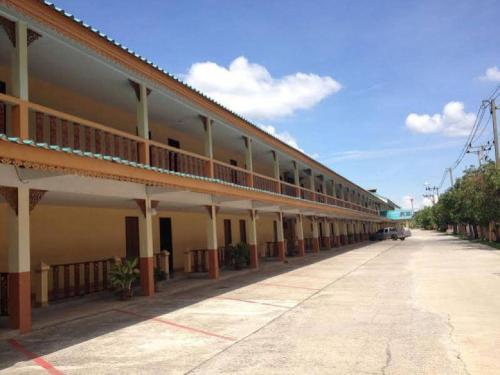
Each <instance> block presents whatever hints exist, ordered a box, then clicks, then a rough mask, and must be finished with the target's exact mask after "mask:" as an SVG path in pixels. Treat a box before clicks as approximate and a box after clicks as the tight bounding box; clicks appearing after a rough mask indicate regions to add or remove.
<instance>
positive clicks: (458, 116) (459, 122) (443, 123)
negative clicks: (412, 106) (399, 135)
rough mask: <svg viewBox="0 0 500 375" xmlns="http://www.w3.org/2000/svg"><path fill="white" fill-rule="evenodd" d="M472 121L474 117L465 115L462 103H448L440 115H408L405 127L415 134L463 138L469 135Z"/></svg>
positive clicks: (474, 119) (469, 114) (471, 114)
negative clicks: (438, 134)
mask: <svg viewBox="0 0 500 375" xmlns="http://www.w3.org/2000/svg"><path fill="white" fill-rule="evenodd" d="M474 121H476V115H475V114H474V113H466V112H465V111H464V104H463V103H462V102H449V103H448V104H446V105H445V106H444V108H443V112H442V113H436V114H433V115H428V114H417V113H410V114H409V115H408V117H406V127H407V128H408V129H410V130H411V131H412V132H415V133H426V134H429V133H442V134H444V135H446V136H448V137H463V136H467V135H469V132H470V130H471V129H472V126H473V125H474Z"/></svg>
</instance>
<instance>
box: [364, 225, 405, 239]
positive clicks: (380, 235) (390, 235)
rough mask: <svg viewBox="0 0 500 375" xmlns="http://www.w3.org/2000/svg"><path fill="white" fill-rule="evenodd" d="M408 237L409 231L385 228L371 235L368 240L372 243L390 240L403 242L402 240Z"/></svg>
mask: <svg viewBox="0 0 500 375" xmlns="http://www.w3.org/2000/svg"><path fill="white" fill-rule="evenodd" d="M408 232H409V233H408ZM409 236H411V232H410V231H409V230H405V229H397V228H394V227H387V228H382V229H379V230H378V231H377V232H376V233H374V234H372V236H371V237H370V239H371V240H372V241H383V240H388V239H392V240H394V241H396V240H398V239H399V240H401V241H404V239H405V238H406V237H409Z"/></svg>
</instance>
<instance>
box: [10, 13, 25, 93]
mask: <svg viewBox="0 0 500 375" xmlns="http://www.w3.org/2000/svg"><path fill="white" fill-rule="evenodd" d="M15 30H16V32H15V33H16V46H15V47H14V48H13V52H12V61H11V64H12V65H11V67H12V94H13V95H14V96H16V97H18V98H19V99H22V100H28V95H29V93H28V26H27V24H26V23H25V22H22V21H18V22H16V23H15Z"/></svg>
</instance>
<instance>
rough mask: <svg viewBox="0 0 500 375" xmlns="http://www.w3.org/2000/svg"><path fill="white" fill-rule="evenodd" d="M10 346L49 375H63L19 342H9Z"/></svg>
mask: <svg viewBox="0 0 500 375" xmlns="http://www.w3.org/2000/svg"><path fill="white" fill-rule="evenodd" d="M7 342H8V343H9V345H10V346H12V347H13V348H14V349H16V350H17V351H18V352H20V353H22V354H24V355H25V356H26V357H27V358H29V359H31V360H32V361H33V362H35V363H36V364H37V365H38V366H40V367H42V368H44V369H45V370H47V372H48V373H49V374H53V375H61V374H62V372H61V371H59V370H58V369H56V368H55V367H54V366H52V365H51V364H50V363H49V362H47V361H46V360H45V359H43V358H42V357H40V356H39V355H36V354H35V353H32V352H30V351H29V350H28V349H26V348H25V347H24V346H22V345H21V344H20V343H19V341H17V340H14V339H10V340H8V341H7Z"/></svg>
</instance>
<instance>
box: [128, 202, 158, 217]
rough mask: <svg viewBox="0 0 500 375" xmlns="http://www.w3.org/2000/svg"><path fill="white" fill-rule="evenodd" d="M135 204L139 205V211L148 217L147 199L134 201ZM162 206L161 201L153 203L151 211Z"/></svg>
mask: <svg viewBox="0 0 500 375" xmlns="http://www.w3.org/2000/svg"><path fill="white" fill-rule="evenodd" d="M134 201H135V203H137V206H139V209H140V210H141V212H142V214H143V215H144V217H146V200H145V199H134ZM159 204H160V201H153V200H152V201H151V209H155V210H156V209H157V208H158V205H159Z"/></svg>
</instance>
